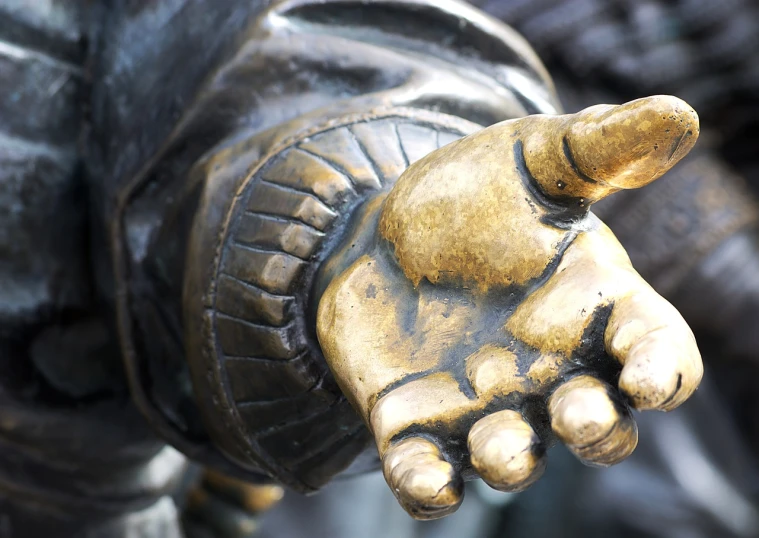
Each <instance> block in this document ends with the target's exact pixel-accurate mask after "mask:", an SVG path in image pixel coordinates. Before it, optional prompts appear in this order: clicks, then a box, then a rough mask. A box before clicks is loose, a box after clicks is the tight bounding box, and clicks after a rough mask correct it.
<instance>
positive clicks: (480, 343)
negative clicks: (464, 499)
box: [317, 96, 703, 518]
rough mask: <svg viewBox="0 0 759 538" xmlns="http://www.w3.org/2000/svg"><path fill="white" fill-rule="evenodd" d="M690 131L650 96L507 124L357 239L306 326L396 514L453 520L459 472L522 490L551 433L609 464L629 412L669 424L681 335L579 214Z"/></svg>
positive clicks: (684, 336) (678, 379)
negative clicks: (363, 427)
mask: <svg viewBox="0 0 759 538" xmlns="http://www.w3.org/2000/svg"><path fill="white" fill-rule="evenodd" d="M698 130H699V126H698V118H697V116H696V114H695V112H694V111H693V110H692V109H691V108H690V107H689V106H688V105H687V104H686V103H684V102H682V101H680V100H679V99H676V98H674V97H667V96H656V97H650V98H646V99H641V100H637V101H633V102H630V103H627V104H625V105H622V106H605V105H604V106H596V107H592V108H590V109H587V110H584V111H582V112H579V113H578V114H574V115H565V116H530V117H526V118H523V119H518V120H512V121H507V122H503V123H501V124H497V125H494V126H492V127H489V128H486V129H483V130H481V131H479V132H477V133H475V134H472V135H469V136H467V137H465V138H463V139H461V140H460V141H457V142H453V143H451V144H449V145H448V146H445V147H443V148H441V149H439V150H437V151H434V152H433V153H430V154H429V155H427V156H426V157H424V158H423V159H421V160H419V161H417V162H416V163H414V164H413V165H411V166H410V167H409V168H408V169H407V170H406V171H405V172H404V173H403V175H402V176H401V177H400V179H399V180H398V182H397V184H396V185H395V186H394V187H393V188H392V190H391V191H390V193H389V195H388V196H387V198H386V199H385V202H384V204H379V203H376V202H375V210H374V211H375V212H377V213H379V223H378V226H377V231H376V233H375V236H374V239H373V241H371V242H370V243H369V245H368V246H367V247H366V248H365V251H364V253H363V255H362V256H360V257H358V258H357V259H355V261H354V262H353V263H352V264H351V265H350V266H349V267H347V269H345V270H344V271H342V273H340V274H339V275H338V276H337V277H336V278H334V279H333V280H332V282H331V283H330V285H329V286H328V288H327V290H326V292H325V293H324V296H323V297H322V299H321V302H320V304H319V310H318V317H317V331H318V336H319V341H320V343H321V346H322V350H323V351H324V355H325V357H326V359H327V362H328V364H329V366H330V368H331V369H332V371H333V372H334V374H335V378H336V380H337V381H338V383H339V385H340V387H341V388H342V390H343V392H344V393H345V394H346V396H347V397H348V399H349V400H350V401H351V402H352V403H353V405H354V407H355V408H356V410H357V411H359V413H361V415H362V416H363V418H364V420H365V421H366V423H367V425H368V426H369V428H370V430H371V432H372V433H373V435H374V437H375V439H376V442H377V447H378V449H379V453H380V456H381V457H382V458H383V462H384V463H383V464H384V471H385V476H386V478H387V480H388V483H389V484H390V486H391V488H392V489H393V491H394V493H395V495H396V496H397V497H398V499H399V501H400V502H401V504H402V505H403V506H404V508H406V509H407V510H408V511H409V513H411V514H412V515H413V516H414V517H417V518H434V517H440V516H442V515H446V514H448V513H450V512H451V511H453V510H455V509H456V507H457V506H458V505H459V503H460V502H461V496H462V494H463V491H462V489H461V487H460V481H461V479H462V478H466V477H470V476H473V475H475V473H476V474H479V475H480V476H481V477H483V478H484V479H485V481H486V482H488V483H489V484H491V485H493V486H494V487H496V488H498V489H502V490H507V491H516V490H519V489H522V488H524V487H526V486H528V485H529V484H530V483H532V482H533V481H534V480H535V479H536V478H537V476H539V474H540V472H541V471H542V468H543V465H544V459H543V452H544V450H545V446H546V445H547V444H548V443H549V442H550V440H551V439H552V438H554V437H555V438H558V439H560V440H561V441H562V442H564V443H565V444H566V445H567V446H568V447H569V449H570V450H571V451H572V452H573V453H574V454H575V455H577V456H578V457H579V458H580V459H582V460H583V461H584V462H586V463H588V464H593V465H610V464H613V463H616V462H618V461H620V460H621V459H623V458H624V457H626V456H627V455H629V454H630V453H631V452H632V450H633V449H634V447H635V444H636V443H637V430H636V427H635V424H634V421H633V419H632V416H631V414H630V410H629V408H628V404H627V402H629V403H630V404H632V405H633V406H634V407H636V408H638V409H659V410H670V409H673V408H675V407H677V406H678V405H679V404H680V403H682V402H683V401H684V400H685V399H686V398H687V397H688V396H689V395H690V394H691V393H692V392H693V391H694V390H695V389H696V387H697V386H698V383H699V381H700V379H701V376H702V373H703V368H702V365H701V359H700V355H699V352H698V349H697V347H696V343H695V339H694V338H693V334H692V333H691V331H690V329H689V328H688V326H687V325H686V324H685V322H684V321H683V319H682V317H681V316H680V315H679V314H678V312H677V311H676V310H675V309H674V308H673V307H672V306H671V305H670V304H669V303H668V302H667V301H666V300H665V299H663V298H662V297H660V296H659V295H658V294H657V293H655V292H654V291H653V290H652V289H651V288H650V286H648V285H647V284H646V283H645V282H644V281H643V280H642V279H641V277H640V276H639V275H638V274H637V273H636V272H635V271H634V269H633V268H632V266H631V265H630V262H629V258H628V257H627V255H626V253H625V252H624V250H623V249H622V247H621V246H620V245H619V243H618V242H617V241H616V239H615V237H614V236H613V234H612V233H611V232H610V231H609V230H608V228H606V226H604V225H603V223H601V222H600V221H599V220H598V219H597V218H596V217H595V216H594V215H593V214H592V213H590V212H589V211H588V208H589V206H590V205H591V204H592V203H593V202H595V201H597V200H600V199H601V198H603V197H604V196H607V195H609V194H611V193H613V192H615V191H617V190H620V189H625V188H637V187H641V186H643V185H645V184H647V183H649V182H651V181H653V180H654V179H656V178H658V177H659V176H661V175H662V174H663V173H664V172H665V171H667V170H668V169H669V168H670V167H671V166H672V165H674V164H675V163H676V162H677V161H678V160H679V159H680V158H682V157H683V156H684V155H685V154H686V153H687V152H688V150H689V149H690V148H691V147H692V146H693V144H694V143H695V141H696V139H697V137H698V132H699V131H698ZM615 386H616V388H615ZM546 421H547V422H548V423H550V429H549V428H546ZM551 429H552V430H553V432H552V433H551V432H550V430H551ZM535 432H537V433H535ZM467 439H468V442H467ZM440 492H444V494H442V493H440Z"/></svg>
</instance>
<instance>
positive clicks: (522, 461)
mask: <svg viewBox="0 0 759 538" xmlns="http://www.w3.org/2000/svg"><path fill="white" fill-rule="evenodd" d="M468 446H469V454H470V459H471V463H472V466H473V467H474V469H475V470H476V471H477V473H478V474H479V475H480V477H481V478H482V479H483V480H484V481H485V483H487V484H488V485H489V486H490V487H492V488H494V489H497V490H499V491H506V492H515V491H522V490H524V489H526V488H528V487H529V486H530V485H532V484H533V483H534V482H535V481H536V480H538V478H540V476H541V475H542V474H543V471H544V470H545V467H546V457H545V449H544V447H543V444H542V443H541V441H540V439H539V438H538V436H537V434H536V433H535V432H534V431H533V429H532V428H531V427H530V425H529V424H527V422H525V421H524V419H523V418H522V416H521V415H520V414H519V413H517V412H516V411H510V410H505V411H499V412H497V413H493V414H492V415H489V416H487V417H485V418H482V419H480V420H479V421H478V422H477V423H476V424H475V425H474V426H473V427H472V429H471V430H470V432H469V439H468Z"/></svg>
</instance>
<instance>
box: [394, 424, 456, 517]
mask: <svg viewBox="0 0 759 538" xmlns="http://www.w3.org/2000/svg"><path fill="white" fill-rule="evenodd" d="M382 464H383V473H384V475H385V480H387V483H388V485H389V486H390V489H391V490H392V491H393V494H394V495H395V497H396V498H397V499H398V502H400V504H401V506H402V507H403V509H404V510H406V512H408V513H409V515H411V516H412V517H413V518H415V519H438V518H441V517H444V516H447V515H449V514H452V513H453V512H455V511H456V510H458V508H459V506H460V505H461V501H462V500H463V498H464V484H463V481H462V479H461V476H460V475H459V473H458V472H457V471H456V470H455V469H454V467H453V466H452V465H451V464H450V463H449V462H448V461H446V460H445V458H444V457H443V455H442V453H441V452H440V449H439V448H438V447H437V445H435V444H434V443H432V442H431V441H429V440H427V439H424V438H421V437H411V438H407V439H404V440H402V441H399V442H398V443H396V444H394V445H393V446H391V447H390V448H389V449H388V451H387V453H386V454H385V456H384V457H383V458H382Z"/></svg>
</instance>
